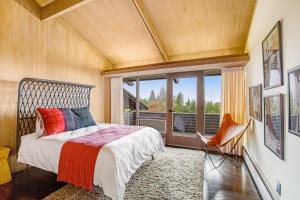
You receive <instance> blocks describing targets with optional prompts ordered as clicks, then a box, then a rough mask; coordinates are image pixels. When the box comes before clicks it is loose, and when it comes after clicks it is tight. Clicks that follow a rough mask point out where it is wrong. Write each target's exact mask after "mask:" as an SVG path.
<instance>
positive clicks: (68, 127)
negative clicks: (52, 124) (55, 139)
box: [60, 108, 76, 131]
mask: <svg viewBox="0 0 300 200" xmlns="http://www.w3.org/2000/svg"><path fill="white" fill-rule="evenodd" d="M60 110H61V111H62V113H63V115H64V119H65V131H73V130H75V129H76V121H75V118H76V116H75V114H74V113H73V112H72V111H71V109H69V108H60Z"/></svg>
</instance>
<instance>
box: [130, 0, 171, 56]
mask: <svg viewBox="0 0 300 200" xmlns="http://www.w3.org/2000/svg"><path fill="white" fill-rule="evenodd" d="M132 3H133V4H134V6H135V8H136V9H137V11H138V13H139V15H140V17H141V18H142V20H143V22H144V24H145V26H146V28H147V30H148V31H149V33H150V35H151V37H152V39H153V41H154V43H155V45H156V47H157V48H158V50H159V52H160V54H161V56H162V57H163V59H164V61H165V62H167V61H168V55H167V53H166V50H165V48H164V46H163V44H162V42H161V40H160V38H159V36H158V33H157V31H156V29H155V27H154V25H153V23H152V22H151V20H150V18H149V17H148V16H147V15H146V13H145V8H144V7H143V4H142V2H141V1H139V0H132Z"/></svg>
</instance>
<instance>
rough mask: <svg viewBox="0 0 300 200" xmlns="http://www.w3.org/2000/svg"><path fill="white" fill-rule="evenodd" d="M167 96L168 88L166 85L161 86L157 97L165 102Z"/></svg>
mask: <svg viewBox="0 0 300 200" xmlns="http://www.w3.org/2000/svg"><path fill="white" fill-rule="evenodd" d="M166 98H167V92H166V89H165V87H161V88H160V91H159V93H158V95H157V99H158V100H160V101H162V102H163V101H166Z"/></svg>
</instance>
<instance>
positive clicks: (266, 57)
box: [262, 21, 283, 89]
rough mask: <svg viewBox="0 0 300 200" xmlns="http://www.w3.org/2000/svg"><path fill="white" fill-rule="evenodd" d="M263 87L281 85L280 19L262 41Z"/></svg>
mask: <svg viewBox="0 0 300 200" xmlns="http://www.w3.org/2000/svg"><path fill="white" fill-rule="evenodd" d="M262 51H263V52H262V53H263V71H264V89H269V88H274V87H278V86H281V85H283V77H282V47H281V24H280V21H278V22H277V23H276V25H275V26H274V27H273V28H272V30H271V31H270V33H269V34H268V35H267V37H266V38H265V39H264V41H263V43H262Z"/></svg>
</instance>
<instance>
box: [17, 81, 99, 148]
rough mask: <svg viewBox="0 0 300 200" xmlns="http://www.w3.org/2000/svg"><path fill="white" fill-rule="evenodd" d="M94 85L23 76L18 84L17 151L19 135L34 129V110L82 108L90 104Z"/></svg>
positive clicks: (31, 131)
mask: <svg viewBox="0 0 300 200" xmlns="http://www.w3.org/2000/svg"><path fill="white" fill-rule="evenodd" d="M93 87H95V86H92V85H84V84H78V83H69V82H62V81H53V80H43V79H35V78H24V79H23V80H22V81H21V82H20V85H19V91H18V108H17V135H16V138H17V151H18V150H19V147H20V140H21V136H23V135H26V134H29V133H33V132H34V131H35V121H36V116H35V110H36V108H38V107H44V108H82V107H89V106H90V92H91V89H92V88H93Z"/></svg>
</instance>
